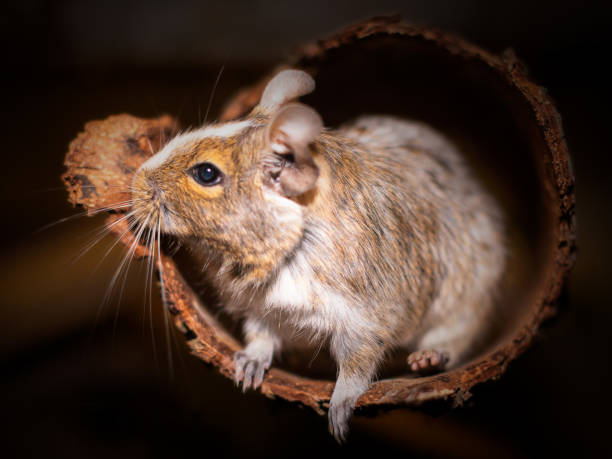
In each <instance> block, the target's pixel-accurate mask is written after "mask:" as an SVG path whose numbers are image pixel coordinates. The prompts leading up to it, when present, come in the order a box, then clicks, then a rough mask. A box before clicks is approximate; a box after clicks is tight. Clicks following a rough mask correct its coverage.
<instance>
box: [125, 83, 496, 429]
mask: <svg viewBox="0 0 612 459" xmlns="http://www.w3.org/2000/svg"><path fill="white" fill-rule="evenodd" d="M281 75H282V74H280V75H279V77H280V76H281ZM279 77H277V78H279ZM286 78H288V77H286ZM289 83H291V82H289ZM273 89H274V88H273ZM267 91H268V90H267ZM277 91H280V90H277ZM268 92H269V93H271V92H273V91H268ZM289 92H291V91H289ZM303 93H304V92H302V94H303ZM298 95H299V94H298ZM281 99H282V98H281ZM266 100H267V101H269V100H271V98H270V96H269V95H268V96H267V98H266V94H265V93H264V97H263V98H262V104H263V106H264V108H265V107H266V105H265V104H264V101H266ZM283 102H284V99H283V100H282V101H281V103H277V102H276V101H274V103H275V104H276V105H273V104H272V103H268V105H269V106H271V107H273V108H272V109H267V110H264V111H263V112H262V111H257V110H256V111H255V112H254V114H252V116H251V117H250V118H249V119H248V120H247V121H243V122H242V123H243V125H240V126H238V125H237V123H233V124H232V123H230V124H227V125H225V126H221V127H218V128H214V129H210V128H208V135H207V134H206V128H205V129H203V130H201V131H200V132H199V134H198V131H196V132H195V133H191V134H187V135H185V136H183V137H182V139H177V140H176V141H173V142H174V145H170V150H172V151H171V152H168V151H166V150H167V149H168V147H166V148H164V151H162V152H161V153H159V155H160V157H159V158H157V159H155V157H154V159H153V160H150V161H149V164H148V165H147V164H145V165H144V166H143V168H142V169H141V171H140V174H139V175H137V177H136V179H135V181H134V188H135V190H137V191H138V190H141V191H140V193H141V194H138V192H135V197H136V200H140V201H146V200H147V199H148V198H149V197H150V196H151V192H150V189H149V190H148V191H145V190H144V189H143V188H144V186H145V185H143V183H144V182H147V181H148V182H151V181H152V180H155V178H154V176H155V175H156V174H157V175H158V176H159V177H160V178H159V179H157V180H158V181H159V182H160V183H158V184H157V185H156V188H155V189H156V190H157V191H156V193H157V195H159V194H162V195H165V196H166V195H168V197H167V198H165V199H166V200H165V201H163V202H162V203H161V204H159V203H158V206H157V213H158V214H157V218H158V220H160V225H161V228H162V230H165V231H166V232H169V233H173V234H176V235H177V236H179V237H182V238H183V239H184V240H185V241H187V242H188V243H190V244H191V245H192V246H193V247H194V248H195V249H196V251H197V252H198V253H200V254H201V255H202V262H203V264H204V265H205V266H206V267H207V272H208V274H209V276H210V278H211V280H212V281H213V282H214V283H215V285H216V287H217V289H218V292H219V294H220V297H221V299H222V303H223V305H224V307H225V308H227V309H228V310H229V311H231V312H233V313H235V314H236V315H237V316H239V317H242V318H244V331H245V341H246V344H247V346H246V347H245V349H244V350H243V351H240V352H239V353H237V355H236V359H235V362H236V379H237V381H241V382H242V383H243V387H245V388H248V387H250V386H251V385H252V386H254V387H256V386H258V385H259V384H260V383H261V380H262V378H263V375H264V372H265V370H266V369H267V368H268V367H269V366H270V362H271V360H272V357H273V355H274V353H276V352H278V351H279V350H280V349H282V348H288V347H291V346H292V345H293V346H297V345H303V344H305V343H306V344H315V345H319V344H320V343H321V342H324V343H327V344H328V345H329V349H330V352H331V354H332V356H333V357H334V359H335V360H336V362H337V364H338V380H337V383H336V388H335V390H334V394H333V396H332V399H331V403H330V428H331V429H332V431H333V433H334V435H335V436H336V438H338V439H343V438H344V436H345V433H346V430H347V424H348V420H349V418H350V415H351V412H352V409H353V406H354V404H355V401H356V399H357V398H358V397H359V395H361V394H362V393H363V392H364V391H365V390H366V389H367V387H368V385H369V383H370V382H371V380H372V378H373V377H374V375H375V372H376V369H377V367H378V366H379V364H380V363H381V362H382V360H383V357H384V355H385V354H386V353H387V352H388V351H390V350H391V349H393V348H396V347H398V346H406V347H409V348H410V349H411V350H414V351H435V352H436V353H437V354H436V355H437V357H432V359H431V362H429V361H428V364H429V363H430V364H431V366H432V367H439V368H443V367H444V364H445V363H448V365H454V364H455V363H457V362H458V361H459V359H460V358H461V357H463V356H464V355H465V354H466V353H468V352H469V351H470V350H471V349H472V347H473V345H474V342H475V340H476V339H478V337H479V336H480V335H482V332H483V331H486V328H487V319H488V316H489V315H490V314H491V311H492V306H493V296H494V294H495V291H496V287H497V283H498V281H499V278H500V276H501V273H502V270H503V267H504V244H503V227H502V222H501V215H500V212H499V210H498V208H497V206H496V204H495V202H494V201H493V200H492V199H491V198H490V197H489V196H488V195H487V194H486V193H485V191H484V190H483V189H482V188H481V187H480V186H479V184H478V183H477V182H476V180H475V179H474V178H473V176H472V175H471V174H470V172H469V171H468V169H467V166H466V165H465V163H464V161H463V160H462V159H461V157H460V155H459V153H458V152H457V151H456V150H455V148H454V147H453V146H452V145H451V144H450V143H449V142H447V141H446V140H445V139H444V138H443V137H442V136H441V135H439V134H437V133H436V132H435V131H433V130H432V129H431V128H429V127H427V126H425V125H422V124H420V123H415V122H409V121H406V120H401V119H397V118H392V117H384V116H370V117H362V118H360V119H358V120H357V121H356V122H354V123H352V124H349V125H347V126H344V127H341V128H340V129H339V130H337V131H333V130H328V131H324V132H322V133H320V126H319V127H318V128H317V119H316V117H315V115H313V114H312V113H310V112H308V111H307V110H311V109H307V108H306V107H305V108H301V107H304V106H301V107H297V104H296V107H295V108H294V109H293V112H291V110H290V109H288V110H285V111H284V112H283V115H282V117H281V116H280V115H279V116H277V115H275V114H274V110H275V109H276V108H278V107H279V106H281V105H282V103H283ZM280 111H281V112H282V109H281V110H280ZM288 112H289V114H287V113H288ZM317 116H318V115H317ZM279 117H280V119H279ZM283 117H284V118H283ZM285 118H286V119H285ZM292 123H293V124H292ZM300 123H303V124H304V123H305V126H307V127H304V128H303V129H302V128H301V127H300ZM238 124H239V123H238ZM276 124H279V125H280V127H279V134H278V135H279V137H275V135H276V134H275V133H276V131H275V130H274V129H275V126H276ZM270 126H272V127H270ZM295 126H298V128H296V127H295ZM215 129H216V130H215ZM283 129H284V131H283ZM317 129H318V130H317ZM304 132H306V134H304ZM211 133H212V134H216V135H210V134H211ZM312 133H314V134H312ZM226 134H229V135H226ZM190 136H191V137H190ZM300 136H301V137H300ZM268 137H269V138H268ZM302 137H304V138H306V140H307V142H305V141H302ZM270 139H271V140H270ZM292 142H293V143H292ZM300 142H301V143H300ZM304 145H307V147H308V148H307V152H306V149H305V147H304ZM293 146H295V148H293ZM290 147H291V148H290ZM270 149H272V151H273V152H274V153H273V154H272V155H270V154H269V150H270ZM293 150H295V158H293V154H294V152H293ZM287 151H289V152H290V154H291V155H292V158H293V161H294V162H293V163H290V164H289V165H287V164H286V161H287V160H286V159H284V158H285V157H284V156H282V155H286V154H287ZM176 152H179V153H176ZM172 155H174V156H180V157H181V158H182V159H181V161H184V162H185V164H184V165H181V166H180V167H174V166H176V163H177V161H179V160H178V159H176V160H175V161H174V162H175V164H174V165H172V167H171V168H172V169H173V170H175V171H176V173H177V174H179V173H180V171H185V170H187V167H188V166H189V167H192V166H191V165H192V164H202V162H203V161H206V162H205V163H204V164H209V162H215V164H218V162H220V163H221V166H220V168H221V170H224V171H225V170H226V168H229V169H233V170H232V172H227V173H226V176H227V178H226V179H225V180H224V182H223V187H222V188H221V189H216V190H215V189H213V188H214V187H212V186H206V187H204V189H203V190H198V191H195V192H191V191H189V190H196V188H193V183H191V182H185V180H189V178H187V179H185V178H183V177H180V176H179V175H177V176H176V181H172V186H175V187H178V189H179V190H181V189H182V190H184V191H185V194H181V193H179V195H178V197H177V196H174V197H170V196H169V195H170V194H171V186H170V185H169V184H168V182H167V178H168V172H167V171H164V167H163V166H164V164H166V165H169V164H170V162H169V158H171V156H172ZM279 158H282V160H279ZM313 171H314V173H313ZM284 173H285V176H283V175H282V174H284ZM291 174H293V175H291ZM298 174H302V175H298ZM279 176H280V179H281V181H280V184H279ZM294 176H296V177H297V178H294ZM288 177H289V178H290V179H291V181H290V182H289V184H288V185H286V184H285V183H284V182H282V180H285V181H287V180H289V179H288ZM224 178H225V176H224ZM183 183H186V184H183ZM295 183H297V185H295ZM166 185H168V186H167V187H166ZM283 187H284V188H283ZM146 193H149V194H148V195H147V194H146ZM203 194H204V195H203ZM157 195H155V196H157ZM144 196H146V197H144ZM204 198H206V199H207V200H209V201H211V202H212V205H211V207H207V208H204V209H203V208H202V207H201V206H202V205H201V204H200V203H199V200H201V199H204ZM215 202H216V203H217V204H214V203H215ZM206 205H207V206H208V204H206ZM215 205H216V206H217V207H214V206H215ZM144 207H146V206H143V215H142V217H141V219H143V218H145V216H146V215H149V216H150V215H152V212H153V210H152V209H150V208H149V209H146V210H145V209H144ZM160 209H162V210H160ZM216 209H217V210H216ZM202 212H203V213H204V216H203V217H199V215H201V214H202ZM207 212H208V213H209V216H206V213H207ZM162 214H163V216H162ZM179 215H180V219H182V220H181V222H179V221H178V220H179V217H178V216H179ZM199 220H201V222H200V221H199ZM444 359H448V362H444V361H443V360H444ZM412 367H413V368H418V367H419V365H418V361H417V363H416V367H415V363H414V362H413V365H412Z"/></svg>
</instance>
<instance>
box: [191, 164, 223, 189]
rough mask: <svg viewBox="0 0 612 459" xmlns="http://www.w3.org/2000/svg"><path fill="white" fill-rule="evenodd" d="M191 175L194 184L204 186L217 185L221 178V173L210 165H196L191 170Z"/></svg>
mask: <svg viewBox="0 0 612 459" xmlns="http://www.w3.org/2000/svg"><path fill="white" fill-rule="evenodd" d="M191 173H192V174H193V178H194V179H195V180H196V182H198V183H199V184H200V185H204V186H213V185H217V184H218V183H221V179H222V178H223V174H222V173H221V171H220V170H219V169H218V168H217V166H215V165H214V164H211V163H202V164H198V165H196V166H194V167H193V168H192V169H191Z"/></svg>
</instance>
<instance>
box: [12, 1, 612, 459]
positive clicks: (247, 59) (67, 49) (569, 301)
mask: <svg viewBox="0 0 612 459" xmlns="http://www.w3.org/2000/svg"><path fill="white" fill-rule="evenodd" d="M603 5H604V2H602V4H601V5H599V4H597V3H595V2H593V3H589V2H569V1H545V2H538V1H531V2H490V1H476V0H464V1H460V2H457V1H428V2H410V1H408V2H401V1H378V2H366V1H356V0H354V1H338V2H328V1H323V0H312V1H303V2H261V1H251V2H248V1H239V2H230V1H196V0H183V1H175V2H161V1H157V0H149V1H144V0H143V1H136V0H131V1H110V2H102V1H98V2H93V1H77V0H74V1H49V2H45V1H23V2H12V4H11V3H9V5H8V6H7V5H5V6H4V7H3V9H2V27H1V29H2V32H1V33H2V35H3V36H2V43H3V53H2V57H1V59H0V62H1V63H2V65H3V67H4V69H3V71H2V74H1V77H0V78H2V82H3V89H4V91H3V95H2V106H3V108H4V109H3V111H2V140H3V148H2V150H3V151H1V154H2V157H3V162H2V164H3V167H2V171H3V174H2V181H0V205H1V207H2V211H3V217H2V238H1V240H0V327H1V328H0V364H1V367H0V393H1V394H2V398H1V399H0V406H1V407H2V408H1V409H2V411H1V414H2V425H1V429H0V455H2V456H3V457H41V456H46V457H55V456H58V457H131V458H139V457H167V456H170V455H172V456H187V455H198V456H202V457H205V456H211V455H215V454H217V453H220V452H223V453H226V454H228V455H245V456H246V455H248V456H251V457H263V456H281V455H282V456H300V457H301V456H303V457H307V456H308V457H312V456H313V455H317V454H323V453H324V451H327V452H329V453H331V454H333V455H337V456H345V455H346V456H354V455H355V454H359V453H364V454H367V455H381V454H393V453H401V454H404V455H408V454H411V455H413V456H415V457H421V456H422V457H487V456H501V457H536V456H548V455H555V456H570V457H574V456H579V457H588V456H591V457H601V456H606V455H608V456H609V455H610V453H611V452H612V448H611V447H610V441H609V426H610V424H611V420H610V414H609V413H610V408H611V407H610V401H609V387H610V385H611V383H612V380H611V374H610V334H609V328H610V326H611V324H612V311H611V308H610V307H609V305H610V301H609V300H608V289H607V287H608V283H609V282H608V279H609V276H610V273H609V272H608V271H609V270H608V269H607V265H608V263H609V261H608V259H609V256H610V252H609V242H608V235H609V234H610V231H611V230H612V225H611V216H610V205H609V200H610V193H609V192H610V188H611V184H610V182H611V181H610V174H609V169H610V166H611V165H612V160H611V158H610V155H611V149H610V147H611V145H610V140H609V132H610V129H609V125H610V122H612V120H611V119H610V116H609V115H608V113H609V112H608V103H609V99H608V97H607V96H608V85H609V81H610V74H609V71H608V70H607V67H608V65H609V59H610V45H611V42H610V38H609V26H610V24H611V23H612V8H611V7H607V6H603ZM392 12H399V13H401V14H402V16H403V18H404V19H406V20H408V21H410V22H415V23H419V24H425V25H433V26H436V27H440V28H445V29H449V30H452V31H455V32H457V33H460V34H462V35H463V36H464V37H466V38H468V39H470V40H472V41H474V42H476V43H477V44H480V45H482V46H484V47H485V48H487V49H490V50H492V51H495V52H501V51H502V50H504V49H505V48H506V47H508V46H512V47H513V48H515V49H516V51H517V54H518V55H519V56H520V57H521V58H522V59H523V60H524V61H525V62H526V63H527V65H528V67H529V68H530V70H531V74H532V76H533V79H534V80H535V81H537V82H538V83H540V84H542V85H544V86H546V87H547V88H548V89H549V90H550V93H551V95H552V97H553V98H554V99H555V101H556V102H557V105H558V108H559V110H560V112H561V114H562V116H563V119H564V126H565V131H566V136H567V141H568V144H569V147H570V149H571V151H572V153H573V159H574V166H575V173H576V180H577V187H576V188H577V199H578V202H577V217H578V228H579V240H578V243H579V253H578V262H577V265H576V268H575V270H574V271H573V273H572V275H571V278H570V282H569V288H568V291H567V294H566V295H565V298H564V305H563V308H562V312H561V314H560V315H559V316H558V317H557V318H556V319H554V320H552V321H550V322H549V323H548V324H547V325H546V326H545V327H544V328H543V329H542V331H541V333H540V335H539V336H538V337H537V339H536V341H535V343H534V344H533V346H532V347H531V348H530V350H529V351H528V352H527V353H526V354H525V355H523V356H522V357H521V358H520V359H518V360H517V361H516V362H514V363H512V364H511V366H510V368H509V370H508V372H507V373H506V374H505V375H504V376H503V378H501V380H499V381H497V382H495V383H492V384H488V385H485V386H484V387H480V388H478V389H477V390H475V391H474V392H475V396H474V397H473V399H472V401H471V402H470V403H469V404H468V406H467V407H464V408H461V409H457V410H455V411H453V412H450V413H445V414H441V415H438V416H430V415H429V414H423V413H420V412H416V411H410V410H397V411H393V412H391V413H386V414H382V415H380V416H378V417H376V418H367V417H357V418H356V419H355V422H354V425H353V429H352V435H351V442H350V443H349V445H347V446H345V447H344V448H342V449H340V448H338V447H337V446H336V445H335V443H334V442H333V440H332V439H331V438H330V437H329V436H328V435H327V433H326V420H325V419H324V418H321V417H318V416H317V415H315V414H314V413H312V412H310V411H309V410H300V409H299V408H297V407H295V406H292V405H289V404H285V403H282V402H272V401H269V400H266V399H264V398H263V397H262V396H260V395H258V394H247V395H242V394H241V393H240V392H239V391H238V390H236V389H235V388H234V387H233V385H232V384H231V382H229V381H228V380H226V379H225V378H223V377H221V376H220V375H218V374H217V373H216V372H215V371H214V370H213V369H210V368H207V367H206V366H205V365H203V364H201V362H199V361H196V360H195V359H194V358H192V357H191V356H190V355H189V354H188V353H187V351H186V349H185V346H184V344H183V341H182V338H181V337H180V336H179V334H178V333H176V332H175V331H174V330H173V329H170V331H169V333H170V336H171V338H170V340H168V332H167V331H166V329H165V324H164V316H163V314H162V313H161V305H160V304H159V300H158V298H157V294H156V293H154V294H153V300H152V302H149V301H148V300H147V299H146V298H145V270H144V269H143V268H142V266H139V265H138V264H136V265H135V266H134V267H133V268H132V269H130V272H129V276H128V280H127V282H126V283H125V289H124V294H123V297H122V299H121V300H119V299H118V298H117V296H118V295H117V291H118V290H119V288H117V289H116V290H115V295H114V297H113V299H111V300H110V301H108V302H106V303H105V304H102V303H103V298H104V295H105V292H106V290H107V287H108V285H109V282H110V279H111V277H112V276H113V274H114V272H115V269H116V268H117V266H118V264H119V262H120V260H121V257H122V251H121V250H118V249H115V250H111V251H110V254H109V256H108V257H107V258H106V259H105V261H104V262H103V263H101V264H100V266H99V267H98V268H97V269H96V270H95V271H94V268H95V267H96V265H97V264H98V261H99V259H100V258H101V256H103V255H104V253H106V251H107V250H108V249H109V248H110V247H111V246H112V243H113V241H112V239H110V238H106V239H103V240H102V241H101V242H100V243H99V244H98V245H96V246H95V247H94V248H93V249H91V250H90V251H89V252H87V253H86V254H84V255H83V256H81V257H80V258H79V259H78V260H76V261H74V258H75V257H76V256H77V255H78V254H79V252H80V251H81V250H82V249H83V248H85V247H86V246H87V244H88V242H89V241H90V240H92V237H93V236H94V234H93V233H92V231H94V230H95V229H96V228H99V227H100V226H101V225H102V223H103V219H100V218H93V219H91V218H85V217H83V218H77V219H74V220H72V221H69V222H65V223H60V224H58V225H56V226H53V227H51V228H48V229H45V230H43V231H38V232H37V231H36V230H37V229H39V228H41V227H42V226H44V225H46V224H48V223H50V222H54V221H57V220H58V219H59V218H62V217H65V216H69V215H73V214H75V213H76V212H77V211H75V210H73V209H72V208H71V207H70V206H69V205H68V204H67V203H66V193H65V191H64V189H63V187H62V185H61V182H60V181H59V176H60V174H61V173H62V172H63V165H62V162H63V156H64V154H65V152H66V150H67V145H68V143H69V142H70V140H71V139H72V138H74V137H75V136H76V134H77V133H78V132H79V131H80V130H81V129H82V127H83V124H84V123H85V122H86V121H88V120H92V119H102V118H105V117H107V116H108V115H111V114H115V113H123V112H126V113H131V114H134V115H137V116H143V117H152V116H156V115H158V114H161V113H170V114H172V115H175V116H178V117H179V118H180V120H181V122H182V124H183V125H185V126H187V125H197V124H198V123H199V121H201V120H203V118H204V115H205V114H206V112H207V111H208V109H207V106H208V102H209V100H210V99H211V93H212V89H213V86H214V82H215V80H216V78H217V76H218V74H219V71H220V69H221V68H222V67H224V70H223V73H222V75H221V77H220V80H219V84H218V87H217V90H216V92H215V95H214V99H213V102H212V104H211V107H210V114H209V116H208V119H209V120H210V119H214V118H215V116H216V115H217V114H218V113H219V112H220V110H221V108H222V105H223V102H224V101H226V100H227V99H228V97H229V96H230V95H231V94H233V93H234V92H235V91H236V90H237V89H238V88H240V87H241V86H242V85H245V84H249V83H252V82H253V81H254V80H255V79H257V78H258V77H260V76H262V75H264V74H265V73H266V72H267V71H268V70H269V69H270V68H271V67H272V66H273V65H274V64H276V63H278V62H280V61H281V60H282V59H283V58H284V57H285V56H286V55H288V53H290V51H291V50H292V48H293V47H295V46H297V45H298V44H301V43H304V42H306V41H309V40H312V39H314V38H319V37H322V36H325V35H327V34H328V33H330V32H332V31H334V30H337V29H339V28H341V27H342V26H344V25H347V24H349V23H351V22H354V21H356V20H361V19H364V18H366V17H368V16H372V15H380V14H385V13H392ZM101 304H102V305H101ZM151 311H152V313H151ZM150 323H152V329H153V333H151V325H150ZM152 335H153V338H152ZM168 341H170V343H171V344H170V349H172V352H171V358H168V354H167V350H168V348H169V345H168Z"/></svg>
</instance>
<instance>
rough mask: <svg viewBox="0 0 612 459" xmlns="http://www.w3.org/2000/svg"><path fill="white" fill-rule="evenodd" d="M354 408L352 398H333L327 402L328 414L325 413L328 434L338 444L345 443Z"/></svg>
mask: <svg viewBox="0 0 612 459" xmlns="http://www.w3.org/2000/svg"><path fill="white" fill-rule="evenodd" d="M354 408H355V399H354V398H353V397H349V398H344V399H342V400H337V399H336V400H334V397H332V399H331V401H330V402H329V412H328V413H327V419H328V426H329V433H330V434H332V435H333V436H334V438H335V439H336V441H337V442H338V443H339V444H343V443H344V442H345V441H346V436H347V434H348V432H349V422H350V420H351V417H352V416H353V410H354Z"/></svg>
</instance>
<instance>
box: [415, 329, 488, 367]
mask: <svg viewBox="0 0 612 459" xmlns="http://www.w3.org/2000/svg"><path fill="white" fill-rule="evenodd" d="M479 331H480V321H476V320H473V319H472V320H458V319H456V320H453V321H448V322H446V323H442V324H440V325H437V326H435V327H433V328H431V329H429V330H428V331H426V332H425V333H424V334H423V336H422V337H421V338H420V339H419V341H418V343H417V346H416V348H417V350H416V351H414V352H412V353H411V354H410V355H409V356H408V366H409V368H410V369H411V370H412V371H414V372H417V373H421V374H431V373H436V372H439V371H443V370H445V369H446V368H449V367H451V366H453V365H455V364H456V363H457V362H458V361H459V360H460V359H461V358H462V357H463V356H465V355H466V354H467V353H469V352H470V351H471V350H472V348H473V346H474V344H475V341H476V337H477V336H478V334H479V333H478V332H479Z"/></svg>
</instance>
